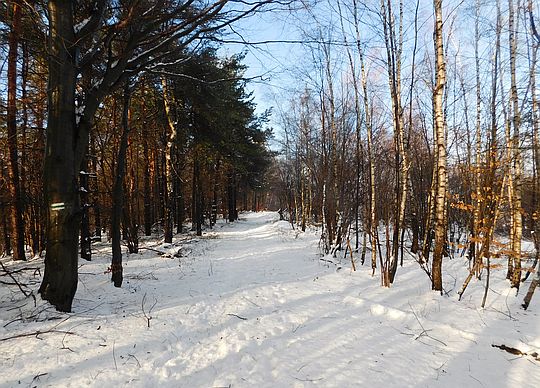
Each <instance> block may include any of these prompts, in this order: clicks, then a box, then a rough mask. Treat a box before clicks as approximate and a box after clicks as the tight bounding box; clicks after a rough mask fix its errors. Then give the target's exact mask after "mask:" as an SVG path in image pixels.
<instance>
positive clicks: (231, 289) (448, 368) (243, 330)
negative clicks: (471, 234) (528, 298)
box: [0, 212, 540, 387]
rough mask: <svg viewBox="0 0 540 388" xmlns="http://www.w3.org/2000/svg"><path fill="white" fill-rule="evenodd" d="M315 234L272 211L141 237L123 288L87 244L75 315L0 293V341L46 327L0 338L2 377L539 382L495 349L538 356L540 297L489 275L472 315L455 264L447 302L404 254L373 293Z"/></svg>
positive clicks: (77, 382) (14, 381) (537, 368)
mask: <svg viewBox="0 0 540 388" xmlns="http://www.w3.org/2000/svg"><path fill="white" fill-rule="evenodd" d="M318 241H319V234H318V233H317V232H315V231H308V232H306V233H301V232H298V231H296V230H292V229H291V226H290V224H288V223H286V222H284V221H278V217H277V215H276V214H275V213H269V212H263V213H245V214H242V215H241V220H240V221H239V222H237V223H232V224H229V223H223V222H221V223H218V225H217V226H216V228H215V229H214V230H210V231H208V232H207V233H205V235H204V236H203V237H202V238H195V239H194V240H188V239H185V237H184V238H182V239H178V240H176V241H175V242H174V243H173V244H172V245H164V244H157V243H156V242H155V241H154V243H153V244H152V241H151V240H148V241H146V242H145V243H144V245H146V246H147V247H150V246H151V247H152V250H148V249H147V250H143V251H142V253H141V254H137V255H130V256H128V257H126V258H125V259H126V260H125V261H126V263H125V270H124V272H125V275H126V282H125V286H124V287H123V288H122V289H115V288H113V287H112V285H111V284H110V282H109V274H104V269H106V267H107V265H108V260H110V256H109V255H108V252H109V249H110V247H109V246H108V245H106V244H105V243H103V244H102V245H98V249H99V251H100V253H98V254H97V255H96V256H95V257H96V258H95V260H94V261H92V262H89V263H86V262H84V263H81V268H80V281H79V290H78V293H77V296H76V300H75V303H74V313H73V314H59V313H56V312H55V311H54V310H53V309H52V308H51V307H50V306H49V305H47V304H45V303H43V302H41V301H39V299H38V305H37V306H36V307H34V304H33V302H32V301H31V300H28V299H22V298H21V297H20V296H17V295H16V294H15V292H14V291H12V292H11V293H7V291H6V289H5V288H2V289H1V293H0V297H1V299H0V300H1V302H2V303H1V304H0V324H1V325H0V338H7V337H11V336H15V335H20V334H27V333H32V332H37V331H41V332H45V331H47V330H53V331H54V332H51V333H45V334H40V335H38V336H37V338H36V336H35V335H34V336H28V337H23V338H17V339H12V340H7V341H2V342H0V367H1V368H2V371H3V372H2V374H1V376H0V386H2V387H15V386H37V387H42V386H43V387H45V386H53V385H54V386H72V387H80V386H85V385H89V386H96V387H98V386H101V387H104V386H130V387H150V386H160V387H254V386H257V387H311V386H320V387H363V386H372V385H373V386H385V387H407V386H410V387H412V386H414V387H456V386H460V385H461V386H467V387H475V386H478V387H482V386H485V387H489V386H492V387H510V386H519V387H529V386H531V387H532V386H534V385H535V382H538V381H540V363H539V362H537V361H534V360H533V359H532V358H530V357H527V356H525V357H516V356H514V355H512V354H509V353H506V352H504V351H501V350H499V349H496V348H493V347H492V346H491V345H492V344H505V345H507V346H512V347H516V348H519V349H521V350H522V351H524V352H530V351H534V350H536V351H538V350H540V320H539V319H538V318H539V317H538V312H539V311H540V303H539V302H538V301H537V300H533V303H532V304H531V307H530V310H529V311H526V312H525V311H523V310H520V309H519V302H520V301H521V298H515V297H514V296H513V295H512V296H511V295H510V292H507V291H506V290H507V289H508V288H507V286H504V287H502V286H501V287H500V288H499V287H498V284H499V283H501V282H504V279H502V278H503V277H504V274H502V273H501V274H494V279H492V282H493V283H492V284H493V289H494V290H496V291H497V293H495V292H494V291H493V292H491V293H490V295H489V298H488V307H487V308H486V309H484V310H482V309H480V307H479V305H480V302H481V294H482V292H483V290H482V285H481V283H480V282H477V283H474V284H473V283H471V286H470V290H469V289H468V290H467V294H466V295H465V297H464V300H462V301H461V302H458V301H457V297H456V292H457V289H458V288H459V283H460V281H461V280H462V279H463V278H464V275H465V274H464V273H463V269H462V268H463V267H464V266H463V262H462V261H461V259H454V260H451V261H448V260H447V261H446V262H445V273H444V278H445V279H446V283H445V288H446V290H447V292H448V295H449V296H444V297H441V296H439V295H438V294H437V293H434V292H432V291H430V282H429V279H428V278H427V276H426V275H425V274H424V273H423V272H422V271H421V270H420V269H419V268H418V265H417V264H416V263H415V262H413V261H412V260H408V261H406V264H405V266H404V267H403V268H399V269H398V275H397V279H396V284H395V286H394V287H392V288H390V289H385V288H381V287H380V286H379V279H378V278H377V276H376V277H374V278H373V277H371V269H370V268H369V266H367V265H366V266H360V265H358V267H359V268H358V271H357V272H352V271H351V270H350V262H349V261H348V260H344V261H343V262H342V263H339V262H336V264H335V265H334V264H330V263H329V262H328V261H322V260H320V256H319V255H318V251H317V244H318ZM156 251H162V252H165V254H164V255H161V256H159V255H157V254H156ZM325 260H334V261H336V260H337V259H333V258H331V257H326V258H325ZM31 265H33V266H35V265H37V261H36V262H32V263H31ZM497 276H499V277H500V279H498V278H497ZM36 282H37V281H36ZM498 290H505V291H504V292H505V293H504V294H502V293H500V292H499V291H498ZM15 306H16V307H17V308H14V307H15ZM19 318H22V319H19ZM14 320H15V321H14ZM38 321H39V322H38ZM10 322H11V323H10ZM38 338H39V339H38Z"/></svg>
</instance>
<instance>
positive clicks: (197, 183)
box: [192, 155, 203, 236]
mask: <svg viewBox="0 0 540 388" xmlns="http://www.w3.org/2000/svg"><path fill="white" fill-rule="evenodd" d="M192 219H193V221H192V222H193V224H194V228H195V231H196V234H197V236H202V224H203V198H202V182H201V164H200V162H199V159H198V157H197V155H195V156H194V158H193V216H192Z"/></svg>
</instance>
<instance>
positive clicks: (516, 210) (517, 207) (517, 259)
mask: <svg viewBox="0 0 540 388" xmlns="http://www.w3.org/2000/svg"><path fill="white" fill-rule="evenodd" d="M508 12H509V14H508V33H509V43H510V102H511V110H512V127H513V130H514V131H513V134H512V135H513V136H512V141H511V145H512V172H513V174H512V175H513V193H512V202H511V204H510V206H511V210H512V229H513V230H512V236H511V239H510V241H511V247H510V249H511V251H512V256H513V271H512V273H511V276H510V278H511V279H510V281H511V284H512V287H515V288H516V289H519V285H520V282H521V238H522V230H523V220H522V216H521V212H522V208H521V196H522V193H521V192H522V183H521V175H522V166H521V151H520V146H519V145H520V144H519V142H520V136H519V132H520V128H519V127H520V121H521V117H520V112H519V104H518V94H517V83H516V51H517V37H516V35H517V34H516V30H515V27H514V24H515V23H514V2H513V0H508Z"/></svg>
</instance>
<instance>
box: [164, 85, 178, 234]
mask: <svg viewBox="0 0 540 388" xmlns="http://www.w3.org/2000/svg"><path fill="white" fill-rule="evenodd" d="M161 87H162V89H163V105H164V107H165V116H166V117H167V124H168V128H169V132H168V134H167V146H166V148H165V197H164V207H165V209H164V210H165V220H164V225H163V229H164V239H165V242H166V243H168V244H170V243H172V235H173V216H174V176H173V160H172V157H173V148H174V143H175V141H176V133H177V131H176V126H175V124H174V119H173V117H172V111H171V102H172V101H171V98H172V97H171V96H170V95H169V90H168V86H167V80H166V79H165V78H164V77H161Z"/></svg>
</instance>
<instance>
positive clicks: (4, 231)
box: [1, 204, 11, 255]
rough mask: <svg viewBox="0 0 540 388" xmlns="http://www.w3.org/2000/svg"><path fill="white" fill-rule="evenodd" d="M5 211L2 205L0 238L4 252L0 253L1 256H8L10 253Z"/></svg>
mask: <svg viewBox="0 0 540 388" xmlns="http://www.w3.org/2000/svg"><path fill="white" fill-rule="evenodd" d="M6 213H7V210H6V206H4V204H2V208H1V214H2V238H3V240H4V247H3V248H4V250H3V252H2V255H3V254H5V255H9V254H10V252H11V241H10V238H9V228H8V223H7V214H6Z"/></svg>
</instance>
